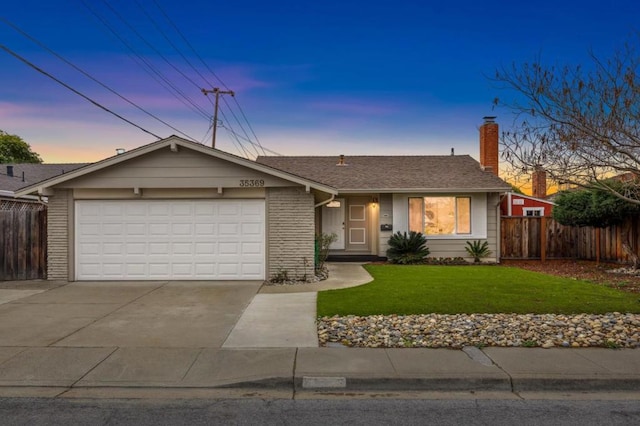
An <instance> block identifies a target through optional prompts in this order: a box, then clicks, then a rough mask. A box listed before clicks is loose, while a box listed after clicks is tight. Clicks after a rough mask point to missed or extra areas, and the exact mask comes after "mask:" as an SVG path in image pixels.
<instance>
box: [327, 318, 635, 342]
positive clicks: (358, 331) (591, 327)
mask: <svg viewBox="0 0 640 426" xmlns="http://www.w3.org/2000/svg"><path fill="white" fill-rule="evenodd" d="M318 338H319V342H320V346H327V345H328V344H330V343H334V344H335V343H338V344H342V345H344V346H350V347H360V348H455V349H458V348H462V347H463V346H478V347H483V346H501V347H518V346H521V347H543V348H552V347H575V348H577V347H590V346H596V347H608V348H636V347H640V314H621V313H618V312H614V313H609V314H604V315H591V314H580V315H555V314H544V315H542V314H524V315H522V314H469V315H467V314H460V315H441V314H429V315H405V316H402V315H389V316H386V315H372V316H366V317H359V316H345V317H340V316H335V317H322V318H319V319H318Z"/></svg>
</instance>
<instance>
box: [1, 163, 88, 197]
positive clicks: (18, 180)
mask: <svg viewBox="0 0 640 426" xmlns="http://www.w3.org/2000/svg"><path fill="white" fill-rule="evenodd" d="M88 164H89V163H51V164H38V163H8V164H0V190H3V191H11V192H14V191H17V190H18V189H20V188H24V187H26V186H29V185H33V184H35V183H38V182H42V181H44V180H47V179H50V178H52V177H54V176H58V175H61V174H64V173H69V172H71V171H73V170H76V169H79V168H80V167H84V166H86V165H88ZM7 166H10V167H13V176H9V173H8V170H7Z"/></svg>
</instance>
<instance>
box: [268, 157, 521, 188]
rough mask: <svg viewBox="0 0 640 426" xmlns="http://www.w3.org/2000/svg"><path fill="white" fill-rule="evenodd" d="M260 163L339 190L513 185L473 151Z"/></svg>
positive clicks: (276, 158)
mask: <svg viewBox="0 0 640 426" xmlns="http://www.w3.org/2000/svg"><path fill="white" fill-rule="evenodd" d="M256 161H257V162H258V163H261V164H265V165H267V166H271V167H274V168H276V169H280V170H282V171H286V172H289V173H292V174H294V175H297V176H300V177H303V178H306V179H311V180H314V181H317V182H321V183H324V184H325V185H330V186H333V187H334V188H337V189H339V190H360V189H361V190H399V189H404V190H407V189H416V190H418V189H420V190H424V189H426V190H437V189H443V190H493V191H495V190H501V191H507V190H510V189H511V186H510V185H509V184H507V183H506V182H505V181H503V180H502V179H500V178H499V177H498V176H496V175H494V174H493V173H491V172H488V171H484V170H482V168H481V167H480V164H479V163H478V162H477V161H476V160H474V159H473V158H472V157H471V156H469V155H433V156H431V155H430V156H361V155H357V156H345V163H346V165H344V166H339V165H338V161H339V158H338V156H331V157H316V156H301V157H288V156H282V157H280V156H278V157H275V156H273V157H271V156H261V157H258V158H257V159H256Z"/></svg>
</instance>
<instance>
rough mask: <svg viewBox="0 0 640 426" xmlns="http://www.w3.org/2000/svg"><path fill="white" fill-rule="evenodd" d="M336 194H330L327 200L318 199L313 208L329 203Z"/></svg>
mask: <svg viewBox="0 0 640 426" xmlns="http://www.w3.org/2000/svg"><path fill="white" fill-rule="evenodd" d="M335 198H336V196H335V194H331V198H329V199H328V200H324V201H320V202H319V203H318V204H316V205H315V206H314V208H316V209H317V208H318V207H320V206H324V205H325V204H329V203H330V202H332V201H333V200H335Z"/></svg>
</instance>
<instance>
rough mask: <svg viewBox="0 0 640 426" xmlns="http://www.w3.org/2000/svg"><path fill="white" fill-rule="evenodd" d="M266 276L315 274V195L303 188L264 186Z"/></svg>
mask: <svg viewBox="0 0 640 426" xmlns="http://www.w3.org/2000/svg"><path fill="white" fill-rule="evenodd" d="M266 204H267V223H268V225H267V278H268V279H270V278H273V277H274V275H276V274H279V273H281V272H285V271H286V273H287V275H288V276H289V277H290V278H296V279H304V277H305V276H306V277H307V278H308V277H310V276H312V275H313V273H314V250H315V248H314V239H315V211H314V198H313V194H310V193H308V192H306V191H305V190H304V188H292V187H291V188H268V189H267V197H266Z"/></svg>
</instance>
